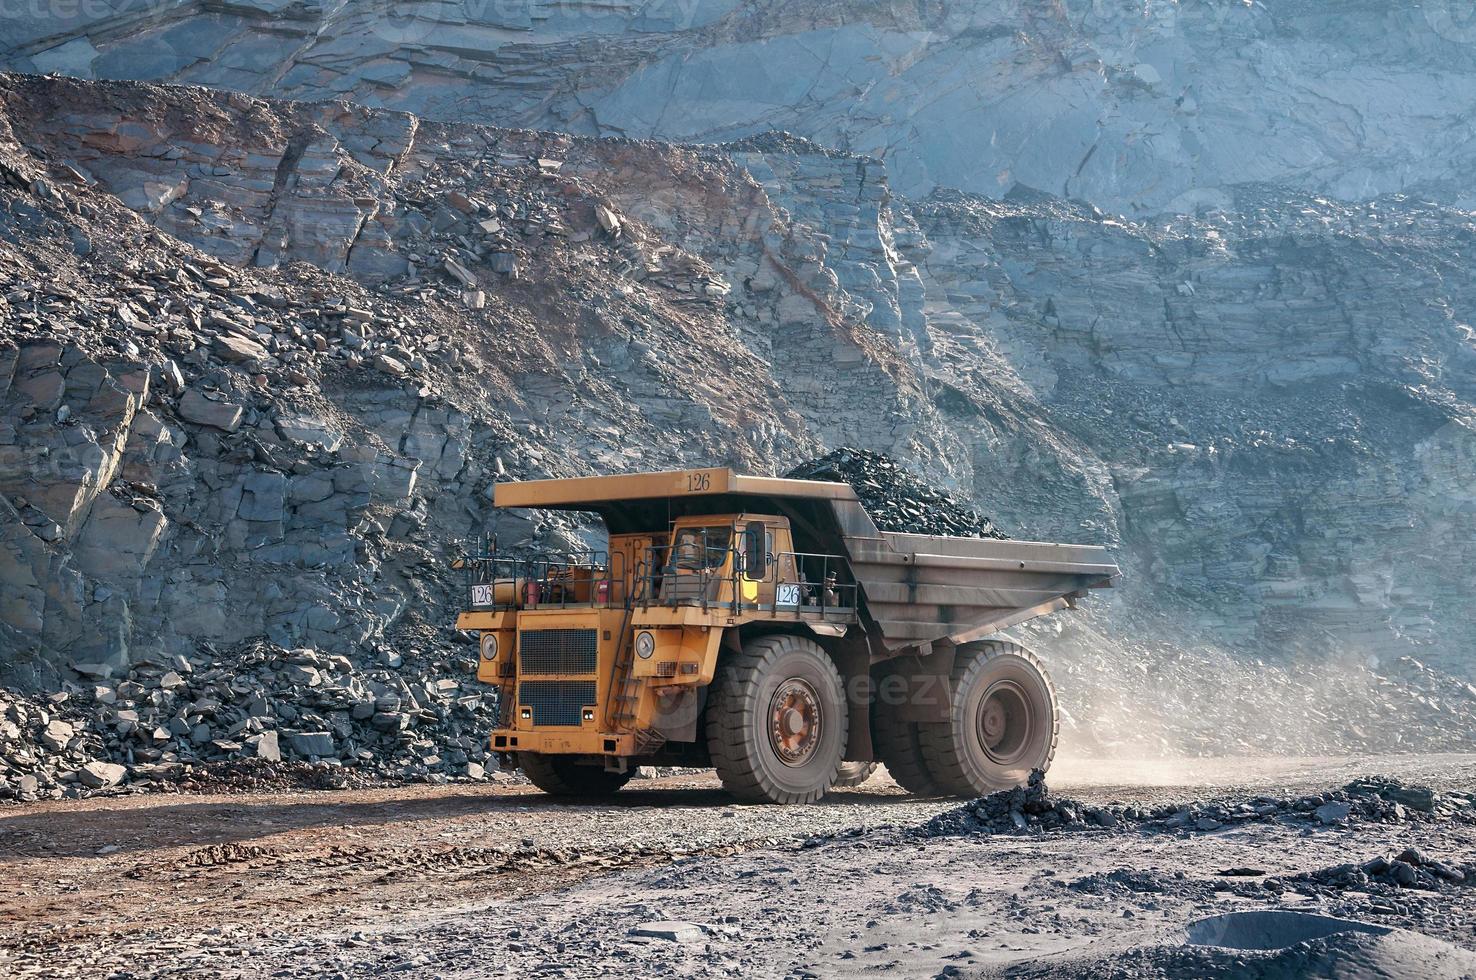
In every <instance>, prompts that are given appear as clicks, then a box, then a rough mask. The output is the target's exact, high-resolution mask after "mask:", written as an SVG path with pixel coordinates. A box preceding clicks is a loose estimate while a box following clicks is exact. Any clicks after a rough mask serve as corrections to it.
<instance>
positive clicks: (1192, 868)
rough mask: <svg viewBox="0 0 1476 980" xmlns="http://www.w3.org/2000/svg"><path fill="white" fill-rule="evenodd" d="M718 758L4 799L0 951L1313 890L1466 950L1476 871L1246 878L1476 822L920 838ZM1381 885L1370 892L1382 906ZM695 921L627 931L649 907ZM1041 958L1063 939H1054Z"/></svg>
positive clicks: (648, 968)
mask: <svg viewBox="0 0 1476 980" xmlns="http://www.w3.org/2000/svg"><path fill="white" fill-rule="evenodd" d="M1372 772H1388V773H1393V774H1397V775H1398V776H1400V777H1401V778H1403V779H1404V780H1406V781H1414V782H1422V783H1426V784H1428V785H1432V786H1435V787H1437V788H1446V789H1452V788H1456V789H1469V788H1471V787H1472V786H1476V756H1435V757H1382V758H1372V759H1301V760H1286V759H1277V760H1203V761H1195V762H1190V763H1184V764H1168V763H1143V764H1123V763H1113V764H1104V763H1101V762H1095V761H1086V760H1083V761H1079V762H1076V763H1071V762H1064V763H1062V764H1061V765H1060V766H1059V767H1058V768H1057V770H1056V771H1054V772H1053V773H1052V780H1051V783H1052V786H1053V788H1054V789H1056V790H1057V791H1058V792H1062V793H1069V794H1070V795H1072V796H1075V797H1077V798H1080V799H1084V800H1091V801H1096V802H1111V801H1125V802H1143V803H1160V802H1169V801H1177V800H1192V799H1203V798H1206V797H1211V796H1214V797H1222V796H1226V795H1234V794H1237V793H1251V792H1274V793H1276V794H1282V795H1285V794H1294V793H1299V792H1311V791H1314V790H1322V789H1327V788H1330V787H1335V786H1339V785H1341V784H1342V783H1344V782H1346V781H1347V780H1348V779H1349V778H1351V777H1352V776H1354V775H1359V774H1367V773H1372ZM715 786H716V784H715V781H714V780H713V778H712V777H711V776H710V775H706V774H703V775H698V776H686V777H669V778H666V779H662V780H653V781H645V782H641V783H637V784H634V786H633V787H632V788H630V789H627V790H626V791H624V792H622V793H621V794H620V795H619V796H618V797H616V798H615V799H614V800H613V801H612V802H606V803H600V804H590V803H582V804H557V803H553V802H551V801H550V800H548V799H547V798H546V797H543V796H541V795H539V794H538V793H537V792H536V791H533V790H531V789H527V788H523V787H490V786H477V787H471V786H443V787H419V786H418V787H407V788H398V789H381V790H370V791H337V792H316V793H290V794H260V795H248V796H132V797H120V798H112V799H94V800H88V801H82V802H63V803H53V804H43V805H35V806H31V807H25V808H14V809H9V810H5V811H0V868H3V872H0V873H3V878H4V880H5V881H6V882H7V888H6V889H4V890H3V892H0V972H3V973H4V974H5V975H7V976H15V977H32V976H42V977H53V976H54V977H71V976H80V977H106V976H118V977H143V976H171V977H207V976H209V977H244V976H252V977H259V976H323V977H333V976H354V977H359V976H364V977H367V976H378V975H381V974H385V973H391V972H399V973H401V974H404V975H413V976H421V975H424V976H445V977H496V976H513V975H518V976H528V975H533V976H571V977H583V976H591V975H599V974H600V973H602V972H608V973H611V974H614V973H621V974H626V975H651V974H666V973H670V974H676V975H699V976H758V975H763V976H785V975H796V976H803V975H806V974H813V975H821V976H861V975H870V974H872V973H876V972H882V971H888V972H896V973H900V974H901V975H912V976H928V977H931V976H936V975H939V974H943V975H953V974H965V975H973V974H978V973H990V972H995V971H1000V970H1008V969H1012V968H1014V967H1016V966H1020V965H1023V964H1028V963H1030V962H1032V961H1039V960H1040V958H1041V957H1042V956H1045V957H1057V958H1060V959H1061V961H1062V962H1067V961H1074V960H1075V959H1080V958H1081V957H1082V956H1093V955H1096V954H1097V953H1098V952H1100V951H1101V950H1104V949H1110V948H1115V947H1118V946H1122V945H1135V946H1136V945H1142V944H1145V943H1153V942H1156V941H1159V940H1162V939H1164V938H1165V937H1169V938H1170V939H1171V938H1172V937H1173V936H1174V935H1175V929H1176V928H1177V927H1179V926H1181V925H1182V923H1184V922H1185V921H1187V920H1189V919H1192V918H1195V917H1198V916H1200V915H1204V914H1207V913H1208V912H1212V911H1215V910H1220V909H1231V908H1243V907H1263V906H1270V907H1293V906H1295V907H1317V908H1322V909H1324V910H1327V911H1331V912H1334V913H1338V914H1356V916H1357V917H1359V918H1364V919H1368V920H1369V921H1380V922H1382V923H1384V924H1390V925H1400V926H1405V927H1412V928H1415V929H1418V930H1419V931H1421V932H1424V933H1427V934H1430V935H1433V936H1437V937H1439V938H1441V939H1443V940H1446V941H1450V942H1454V943H1457V944H1459V945H1462V946H1465V947H1468V948H1473V949H1476V925H1473V924H1476V888H1473V889H1461V890H1460V893H1459V894H1458V895H1456V896H1455V897H1454V898H1452V897H1450V896H1446V897H1444V898H1443V899H1442V900H1441V901H1439V902H1428V901H1423V902H1422V901H1420V900H1419V899H1418V896H1415V897H1414V898H1413V899H1412V900H1411V901H1410V902H1407V903H1400V904H1396V905H1395V906H1391V907H1389V908H1387V909H1384V908H1370V902H1369V901H1368V900H1366V899H1367V896H1363V897H1362V898H1360V896H1359V895H1357V894H1351V893H1350V894H1345V895H1343V896H1339V897H1336V898H1332V899H1330V898H1327V897H1325V896H1319V897H1310V898H1309V897H1308V896H1305V895H1302V894H1299V893H1298V892H1297V891H1295V890H1294V889H1291V890H1288V891H1286V892H1285V893H1283V894H1281V895H1279V896H1278V895H1275V894H1273V893H1271V892H1266V893H1265V894H1264V895H1263V894H1261V893H1260V892H1259V891H1254V890H1251V889H1248V888H1242V889H1240V891H1242V892H1245V891H1248V890H1251V891H1252V892H1253V894H1252V895H1246V894H1237V893H1236V892H1235V891H1234V890H1232V889H1229V888H1227V885H1226V882H1227V880H1228V879H1225V878H1222V877H1219V876H1217V875H1216V872H1217V871H1219V870H1221V869H1224V868H1229V867H1236V866H1248V867H1254V868H1257V869H1261V870H1264V871H1266V872H1267V873H1268V874H1269V875H1272V876H1276V875H1279V876H1283V877H1284V876H1288V875H1293V874H1295V873H1297V872H1303V871H1312V870H1316V869H1319V868H1324V867H1328V866H1330V865H1335V864H1339V863H1342V862H1346V861H1350V860H1359V861H1361V860H1364V859H1366V858H1370V857H1373V856H1376V855H1377V854H1380V853H1385V852H1392V851H1394V850H1398V849H1399V848H1402V847H1405V846H1408V845H1410V844H1415V845H1417V846H1419V847H1421V848H1422V849H1424V850H1425V851H1426V852H1427V853H1432V854H1437V855H1440V856H1442V857H1445V858H1447V859H1449V860H1452V861H1456V862H1470V861H1472V860H1473V859H1476V832H1473V828H1472V827H1470V826H1469V825H1461V824H1453V823H1446V824H1441V825H1436V826H1415V825H1410V824H1400V825H1392V826H1382V825H1380V826H1367V825H1365V826H1361V827H1355V828H1353V829H1321V828H1319V829H1317V830H1311V829H1308V828H1305V827H1294V826H1288V825H1281V824H1254V825H1245V826H1240V827H1236V828H1230V829H1226V830H1224V831H1219V832H1215V833H1210V834H1193V835H1183V836H1179V835H1166V834H1152V833H1144V832H1125V833H1117V832H1106V831H1102V832H1088V833H1075V834H1057V835H1050V836H1046V837H1038V838H1020V837H1003V836H1000V837H978V838H933V839H923V838H919V837H918V836H916V835H915V834H914V833H912V831H913V830H914V828H916V827H917V826H918V825H920V824H922V823H924V822H926V820H927V819H928V818H930V817H931V816H933V815H935V814H937V813H939V812H941V811H944V810H947V809H950V808H952V807H953V806H955V805H956V803H955V801H951V800H948V801H940V800H917V799H911V798H908V797H905V796H902V795H901V793H900V791H899V790H897V789H896V788H895V787H894V786H893V785H892V784H891V783H890V781H889V780H887V779H885V778H884V777H879V778H877V779H875V780H873V783H872V784H869V785H868V786H867V787H866V788H864V789H862V790H856V791H839V792H836V793H835V794H833V796H832V797H831V798H829V799H827V800H825V801H824V802H822V803H821V804H819V805H816V806H809V807H789V808H771V807H752V806H737V805H734V804H733V803H732V802H731V801H730V800H729V799H728V798H727V797H725V796H724V795H723V794H722V793H721V792H720V791H718V790H717V789H716V788H715ZM1375 905H1377V903H1375ZM663 919H676V920H686V921H689V922H694V923H699V924H701V926H702V927H703V931H702V932H701V933H700V935H699V938H696V939H695V941H689V942H673V941H671V940H667V939H659V938H641V937H632V936H630V935H629V933H630V930H631V929H632V928H633V927H636V926H639V925H641V924H642V923H646V922H649V921H652V920H663ZM1043 962H1046V963H1049V962H1053V960H1051V959H1047V960H1045V961H1043Z"/></svg>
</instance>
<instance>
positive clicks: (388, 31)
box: [0, 0, 1476, 212]
mask: <svg viewBox="0 0 1476 980" xmlns="http://www.w3.org/2000/svg"><path fill="white" fill-rule="evenodd" d="M16 7H17V12H16V13H17V16H12V17H11V18H10V20H9V22H8V23H7V25H6V26H7V30H6V31H5V35H4V37H3V38H0V64H3V65H4V66H5V67H8V68H10V69H11V70H19V71H36V72H43V73H44V72H52V71H59V72H62V73H66V74H73V75H78V76H81V77H84V78H92V77H97V78H129V79H141V80H151V81H177V82H187V83H191V84H198V85H207V86H211V87H221V88H228V89H236V90H240V91H246V92H252V93H256V94H260V95H271V96H282V97H288V98H305V99H318V98H323V97H325V96H331V97H344V98H348V99H351V100H353V101H355V102H360V103H363V104H367V105H375V106H386V107H392V108H397V109H402V110H406V111H409V112H412V113H415V114H417V115H419V116H422V117H428V118H434V119H458V120H466V121H474V122H490V123H496V124H500V125H519V126H530V127H536V128H548V129H556V130H560V131H564V132H571V133H580V134H587V135H621V136H630V137H637V138H656V139H662V140H668V141H680V142H693V141H701V142H719V141H725V140H732V139H738V138H742V137H746V136H750V135H754V134H758V133H763V132H766V131H769V130H784V131H788V132H793V133H797V134H800V135H803V136H805V137H808V138H810V139H813V140H815V141H817V142H819V143H822V144H824V145H827V146H831V147H835V148H839V149H843V150H847V151H850V152H854V153H858V154H863V155H867V156H875V157H880V158H884V159H886V161H887V163H888V166H889V168H890V173H891V180H892V186H893V187H894V188H896V189H897V190H898V191H900V192H902V193H905V194H908V195H911V196H916V195H919V194H925V193H927V192H928V191H930V190H931V189H933V188H934V187H937V186H943V187H952V188H959V189H962V190H966V191H970V192H973V193H978V194H982V195H986V196H991V197H998V196H1001V195H1003V194H1004V193H1006V192H1008V191H1009V189H1010V188H1012V187H1014V186H1015V185H1016V184H1021V185H1024V186H1028V187H1032V188H1036V189H1038V190H1042V191H1048V192H1050V193H1053V194H1058V195H1061V196H1063V197H1073V198H1080V199H1085V200H1088V201H1090V202H1092V203H1094V204H1096V205H1098V206H1099V207H1103V208H1107V209H1111V210H1120V211H1128V212H1135V211H1144V212H1151V211H1158V210H1163V209H1172V210H1187V211H1192V210H1194V208H1195V207H1198V206H1203V205H1206V204H1210V205H1221V206H1223V205H1225V204H1228V203H1229V198H1228V194H1229V191H1230V188H1232V187H1233V186H1234V185H1237V184H1241V183H1244V182H1247V181H1257V182H1269V183H1278V184H1284V185H1286V186H1288V187H1291V188H1294V189H1297V190H1301V191H1308V192H1317V193H1327V194H1331V195H1333V196H1337V197H1342V198H1352V199H1367V198H1372V197H1376V196H1379V195H1381V194H1387V193H1393V192H1398V191H1407V190H1409V189H1411V188H1414V187H1419V186H1441V187H1445V188H1447V189H1449V190H1450V191H1451V193H1453V194H1454V195H1455V196H1457V197H1458V198H1460V197H1461V196H1462V195H1466V194H1467V193H1468V192H1467V191H1466V190H1464V188H1465V187H1468V186H1469V184H1470V179H1469V178H1470V176H1471V165H1470V162H1469V161H1470V159H1471V148H1472V138H1473V135H1472V132H1471V128H1470V125H1469V122H1468V121H1467V119H1466V111H1465V108H1464V107H1465V106H1468V105H1469V104H1470V103H1471V101H1472V99H1473V97H1476V58H1473V50H1476V47H1473V42H1476V21H1473V20H1472V18H1471V15H1470V11H1469V9H1468V8H1467V6H1466V5H1464V4H1462V3H1459V2H1456V0H1430V2H1427V3H1422V4H1418V5H1411V4H1398V3H1390V2H1388V0H1356V2H1349V3H1339V4H1335V5H1328V4H1320V3H1313V2H1306V0H1276V2H1273V3H1265V4H1262V3H1244V2H1241V0H1148V2H1141V0H1138V2H1131V0H1068V2H1064V3H1054V4H1040V3H1033V2H1029V0H1010V2H1001V3H950V2H937V0H933V2H926V3H919V4H910V5H897V4H880V3H872V2H859V3H858V2H852V3H845V4H838V3H820V2H801V3H795V2H793V0H619V2H606V0H601V2H597V3H596V2H584V0H572V2H571V0H559V2H552V0H499V2H492V0H412V2H408V3H401V2H396V3H388V2H384V0H370V2H354V3H344V2H339V0H331V2H330V0H321V2H320V0H308V2H301V0H292V2H287V0H242V2H231V3H215V2H201V0H107V2H96V3H85V4H50V5H31V4H17V5H16ZM1462 199H1464V198H1462Z"/></svg>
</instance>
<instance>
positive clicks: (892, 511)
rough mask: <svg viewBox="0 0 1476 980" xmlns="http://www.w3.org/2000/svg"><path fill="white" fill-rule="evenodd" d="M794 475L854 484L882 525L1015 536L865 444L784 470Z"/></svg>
mask: <svg viewBox="0 0 1476 980" xmlns="http://www.w3.org/2000/svg"><path fill="white" fill-rule="evenodd" d="M784 476H785V477H786V478H787V479H791V480H828V481H830V482H832V483H849V484H850V485H851V487H852V488H853V489H854V490H855V491H856V496H858V497H860V498H861V504H862V506H864V507H865V508H866V512H867V513H868V514H870V515H871V519H872V520H873V521H875V522H876V526H877V527H878V528H880V529H881V530H883V531H899V532H903V533H907V534H944V535H949V536H951V537H959V538H999V539H1004V538H1007V537H1009V535H1007V534H1005V533H1004V532H1003V531H1001V530H1000V529H999V528H998V527H996V526H995V524H994V522H993V521H991V520H990V519H989V518H987V517H985V516H984V515H983V514H980V513H979V512H978V511H976V510H975V509H974V508H973V507H971V506H969V504H968V503H967V502H966V501H964V500H962V499H960V498H959V497H956V496H954V495H953V494H950V493H947V492H945V491H943V490H939V489H938V488H937V487H932V486H929V485H928V484H926V483H924V482H923V481H922V480H920V479H919V478H918V477H916V476H914V475H913V474H912V473H910V472H908V471H907V470H906V469H904V468H903V467H902V466H900V465H898V464H897V463H896V462H895V461H893V460H891V459H889V458H887V457H886V456H883V455H881V454H880V453H873V452H868V451H866V450H864V449H849V448H842V449H837V450H836V451H835V452H833V453H830V454H829V455H826V456H822V457H820V458H819V459H812V460H810V461H809V462H806V463H801V464H800V465H798V466H796V467H795V468H794V469H792V470H790V471H789V472H788V473H786V474H784Z"/></svg>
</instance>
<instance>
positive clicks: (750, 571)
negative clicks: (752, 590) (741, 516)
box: [743, 521, 769, 582]
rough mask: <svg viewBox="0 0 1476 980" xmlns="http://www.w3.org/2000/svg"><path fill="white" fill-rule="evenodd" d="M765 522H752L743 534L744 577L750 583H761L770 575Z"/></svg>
mask: <svg viewBox="0 0 1476 980" xmlns="http://www.w3.org/2000/svg"><path fill="white" fill-rule="evenodd" d="M766 538H767V536H766V535H765V534H764V522H763V521H750V522H749V523H748V527H747V529H746V530H745V531H744V532H743V575H744V577H745V578H747V579H748V580H749V581H750V582H758V581H761V580H762V579H763V578H764V577H765V576H767V575H768V574H769V552H768V549H767V548H765V547H764V546H765V544H766V543H767V540H766Z"/></svg>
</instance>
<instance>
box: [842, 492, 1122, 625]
mask: <svg viewBox="0 0 1476 980" xmlns="http://www.w3.org/2000/svg"><path fill="white" fill-rule="evenodd" d="M833 507H834V510H835V513H836V518H837V523H838V524H839V526H840V527H841V538H842V541H843V542H844V545H845V550H846V554H847V556H848V557H849V558H850V561H851V570H852V572H853V573H854V574H855V576H856V581H857V583H858V584H859V585H860V587H861V592H862V594H863V596H864V597H865V600H866V608H867V611H868V612H869V613H870V614H871V617H872V619H873V620H874V621H875V622H876V625H877V628H878V629H879V630H880V631H881V634H882V638H883V641H884V642H885V644H886V646H887V647H888V648H890V649H896V648H898V647H905V646H912V645H914V644H917V643H923V642H928V641H934V640H943V639H946V640H951V641H952V642H954V643H965V642H967V641H969V640H974V639H978V638H979V637H981V636H985V635H987V634H989V633H993V632H995V631H997V630H1002V629H1006V628H1008V627H1010V626H1013V625H1015V624H1017V623H1023V622H1024V621H1025V620H1027V619H1033V618H1034V617H1036V616H1042V615H1045V614H1046V613H1050V612H1055V611H1056V610H1058V609H1061V608H1063V607H1065V606H1066V605H1068V604H1069V602H1070V601H1071V600H1072V599H1073V598H1075V597H1077V596H1080V595H1081V594H1083V593H1084V592H1085V590H1087V589H1092V588H1102V587H1106V586H1110V585H1111V584H1112V580H1113V578H1114V577H1116V576H1117V574H1118V568H1117V566H1116V565H1115V564H1113V562H1112V560H1111V559H1110V558H1109V557H1108V555H1107V551H1106V549H1105V548H1100V547H1096V546H1093V545H1072V544H1047V543H1043V542H1038V541H1000V540H996V539H992V538H946V537H938V536H934V535H926V534H900V533H897V532H894V531H879V530H877V528H876V525H875V524H873V523H872V521H871V518H870V517H869V516H868V515H867V514H866V512H865V510H864V509H863V508H862V507H861V505H860V503H859V502H849V501H835V502H834V503H833Z"/></svg>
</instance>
